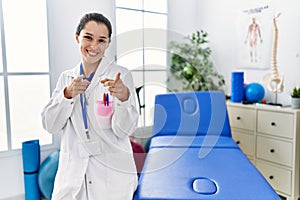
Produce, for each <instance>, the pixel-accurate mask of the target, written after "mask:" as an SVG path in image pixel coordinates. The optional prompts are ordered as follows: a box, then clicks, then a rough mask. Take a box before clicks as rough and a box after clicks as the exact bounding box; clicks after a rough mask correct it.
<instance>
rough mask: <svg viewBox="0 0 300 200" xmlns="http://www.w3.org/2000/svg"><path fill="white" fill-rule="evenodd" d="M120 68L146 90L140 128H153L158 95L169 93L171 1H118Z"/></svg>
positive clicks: (141, 97) (141, 98) (143, 94)
mask: <svg viewBox="0 0 300 200" xmlns="http://www.w3.org/2000/svg"><path fill="white" fill-rule="evenodd" d="M116 46H117V62H118V64H120V65H122V66H125V67H127V68H129V69H130V70H131V72H132V75H133V79H134V83H135V86H136V87H140V86H142V88H141V90H140V92H139V96H140V100H141V103H140V104H141V105H145V108H141V110H140V111H141V113H140V120H139V126H140V127H144V126H152V124H153V107H154V98H155V95H156V94H162V93H166V91H167V89H166V81H167V0H116Z"/></svg>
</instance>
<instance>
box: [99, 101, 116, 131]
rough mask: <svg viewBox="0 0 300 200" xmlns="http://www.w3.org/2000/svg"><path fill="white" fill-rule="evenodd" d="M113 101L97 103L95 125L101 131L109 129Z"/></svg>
mask: <svg viewBox="0 0 300 200" xmlns="http://www.w3.org/2000/svg"><path fill="white" fill-rule="evenodd" d="M113 111H114V110H113V101H109V102H105V101H97V116H96V117H97V123H98V126H99V127H100V128H101V129H110V128H111V119H112V115H113Z"/></svg>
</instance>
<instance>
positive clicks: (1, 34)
mask: <svg viewBox="0 0 300 200" xmlns="http://www.w3.org/2000/svg"><path fill="white" fill-rule="evenodd" d="M47 7H48V5H47V2H45V10H44V11H45V13H44V14H45V15H46V25H45V27H46V29H47V30H46V34H47V37H46V39H47V41H45V43H46V44H47V47H46V48H47V49H48V52H47V53H48V55H47V57H48V60H47V61H46V63H47V64H48V67H47V71H42V72H39V71H32V72H9V71H8V66H7V55H6V37H5V27H4V16H3V15H4V13H3V1H2V0H0V43H1V52H2V54H0V56H1V57H2V63H1V64H2V71H0V77H2V78H3V88H1V90H2V89H4V93H3V94H4V112H5V113H4V115H5V118H6V120H5V121H6V124H5V128H4V131H6V147H7V148H6V149H5V150H1V151H0V158H1V157H10V156H15V155H20V153H21V150H22V147H20V148H13V145H12V140H13V139H12V137H13V134H12V127H11V109H10V107H11V105H10V101H9V77H10V76H40V75H43V76H44V75H45V76H48V81H49V98H50V96H51V67H50V66H51V65H50V49H49V23H48V9H47ZM35 9H36V8H35ZM1 106H2V105H1ZM37 139H39V138H37ZM57 141H58V138H57V137H55V136H54V135H52V136H51V143H49V144H45V145H41V144H40V145H41V150H42V149H43V150H48V149H53V148H54V147H55V146H56V145H55V144H56V143H57Z"/></svg>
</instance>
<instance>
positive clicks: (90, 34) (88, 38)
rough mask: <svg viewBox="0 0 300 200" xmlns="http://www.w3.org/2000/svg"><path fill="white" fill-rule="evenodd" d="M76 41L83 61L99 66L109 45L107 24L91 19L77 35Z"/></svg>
mask: <svg viewBox="0 0 300 200" xmlns="http://www.w3.org/2000/svg"><path fill="white" fill-rule="evenodd" d="M76 41H77V43H78V44H79V49H80V52H81V58H82V61H83V62H84V63H85V64H86V65H88V66H92V65H96V66H98V64H99V62H100V60H101V59H102V57H103V55H104V53H105V50H106V49H107V47H108V45H109V31H108V29H107V27H106V25H105V24H103V23H97V22H95V21H89V22H87V23H86V24H85V26H84V28H83V29H82V30H81V32H80V34H79V35H76Z"/></svg>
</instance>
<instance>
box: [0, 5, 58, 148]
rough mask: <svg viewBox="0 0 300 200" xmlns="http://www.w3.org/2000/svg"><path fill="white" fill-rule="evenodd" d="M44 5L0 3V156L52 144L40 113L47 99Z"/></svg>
mask: <svg viewBox="0 0 300 200" xmlns="http://www.w3.org/2000/svg"><path fill="white" fill-rule="evenodd" d="M46 11H47V8H46V1H41V0H26V1H19V0H0V30H1V31H0V38H1V40H0V43H1V48H0V53H1V54H0V118H1V120H0V152H2V151H10V150H15V149H19V148H21V147H22V142H23V141H27V140H32V139H39V141H40V144H41V145H46V144H52V136H51V135H50V134H48V133H47V132H46V131H45V130H44V129H43V127H42V123H41V111H42V108H43V106H44V105H45V104H46V103H47V101H48V100H49V97H50V73H49V55H48V30H47V12H46Z"/></svg>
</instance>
